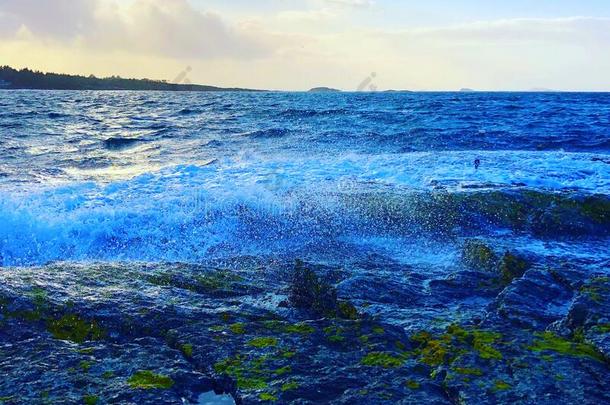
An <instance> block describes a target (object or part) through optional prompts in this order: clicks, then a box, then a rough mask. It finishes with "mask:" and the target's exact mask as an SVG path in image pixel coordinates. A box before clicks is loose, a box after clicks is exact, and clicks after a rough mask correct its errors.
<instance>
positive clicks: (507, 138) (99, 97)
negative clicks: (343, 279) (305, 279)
mask: <svg viewBox="0 0 610 405" xmlns="http://www.w3.org/2000/svg"><path fill="white" fill-rule="evenodd" d="M0 131H1V140H2V142H1V143H0V192H1V194H0V195H1V198H0V221H1V225H0V257H2V258H3V263H4V264H5V265H31V264H42V263H46V262H47V261H50V260H87V259H104V260H155V261H163V260H179V261H194V262H197V261H201V260H204V259H206V258H210V257H219V256H223V255H234V254H268V253H273V254H278V253H282V252H286V251H294V250H295V249H300V250H301V251H303V247H304V246H307V248H305V249H304V250H305V252H309V253H316V252H318V253H319V252H321V251H323V250H324V249H323V248H324V247H328V246H331V245H337V244H344V243H346V241H347V242H349V243H357V244H358V245H360V246H361V247H362V244H364V245H369V246H368V249H372V250H378V248H380V247H379V246H377V245H379V243H378V242H374V241H379V240H380V239H379V238H385V239H383V240H384V242H382V243H381V245H383V246H382V247H383V248H384V249H386V250H388V249H389V250H390V251H392V250H401V249H402V248H401V240H400V238H403V237H404V236H405V234H406V233H408V230H405V229H404V227H400V226H397V224H396V223H392V221H394V222H396V221H400V220H401V219H400V216H396V217H395V218H393V219H390V220H389V223H387V224H385V226H380V224H379V223H378V221H377V220H371V218H368V217H367V214H366V213H364V212H363V210H364V211H366V212H369V211H370V210H371V209H373V208H371V207H370V206H369V205H370V204H371V203H370V200H371V195H378V196H379V195H384V193H388V192H389V193H393V194H394V195H396V194H398V195H408V194H409V193H413V192H414V191H431V190H433V191H435V192H438V191H439V190H445V191H446V192H449V193H456V192H473V191H481V190H485V189H505V188H530V189H537V190H545V191H550V192H560V191H566V190H571V191H579V192H583V193H602V194H608V193H610V155H609V152H610V95H608V94H559V93H553V94H513V93H497V94H492V93H474V94H458V93H429V94H419V93H373V94H357V93H352V94H349V93H346V94H298V93H224V94H222V93H221V94H218V93H153V92H151V93H148V92H140V93H138V92H37V91H13V92H2V93H0ZM475 159H479V160H480V161H481V166H480V168H479V169H478V170H475V167H474V163H473V162H474V160H475ZM365 194H366V196H367V197H364V195H365ZM346 196H350V197H351V198H350V200H349V201H350V202H349V203H345V197H346ZM354 196H356V197H354ZM367 201H368V202H367ZM368 241H371V242H368ZM391 241H393V242H391ZM402 242H404V240H403V241H402ZM371 243H372V244H373V245H371ZM396 243H398V245H396ZM403 244H404V243H403ZM364 249H365V250H366V246H365V247H364ZM302 253H303V252H302ZM390 254H391V253H390Z"/></svg>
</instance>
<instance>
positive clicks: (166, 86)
mask: <svg viewBox="0 0 610 405" xmlns="http://www.w3.org/2000/svg"><path fill="white" fill-rule="evenodd" d="M0 89H9V90H18V89H31V90H152V91H257V90H251V89H242V88H223V87H215V86H204V85H199V84H176V83H169V82H167V81H165V80H150V79H124V78H122V77H119V76H111V77H104V78H99V77H95V76H93V75H90V76H78V75H68V74H60V73H43V72H39V71H34V70H30V69H27V68H26V69H21V70H17V69H13V68H11V67H10V66H2V67H0Z"/></svg>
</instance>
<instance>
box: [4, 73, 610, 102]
mask: <svg viewBox="0 0 610 405" xmlns="http://www.w3.org/2000/svg"><path fill="white" fill-rule="evenodd" d="M0 90H45V91H159V92H163V91H167V92H216V93H221V92H278V93H312V94H336V93H345V94H350V93H460V94H464V95H468V94H481V93H532V94H534V93H541V94H542V93H549V94H550V93H558V94H560V93H564V94H565V93H596V94H607V93H609V91H589V90H587V91H583V90H552V89H543V88H535V89H529V90H476V89H469V88H462V89H459V90H394V89H388V90H378V91H370V92H367V91H343V90H339V89H335V88H331V87H314V88H312V89H309V90H268V89H249V88H241V87H218V86H210V85H201V84H178V83H170V82H167V81H164V80H151V79H125V78H122V77H119V76H111V77H105V78H98V77H95V76H93V75H90V76H81V75H69V74H62V73H45V72H40V71H33V70H30V69H27V68H25V69H21V70H17V69H14V68H11V67H10V66H1V67H0Z"/></svg>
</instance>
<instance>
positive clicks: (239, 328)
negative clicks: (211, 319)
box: [229, 323, 246, 335]
mask: <svg viewBox="0 0 610 405" xmlns="http://www.w3.org/2000/svg"><path fill="white" fill-rule="evenodd" d="M229 329H230V330H231V332H233V333H235V334H236V335H243V334H244V333H246V326H245V325H244V324H243V323H234V324H232V325H231V326H229Z"/></svg>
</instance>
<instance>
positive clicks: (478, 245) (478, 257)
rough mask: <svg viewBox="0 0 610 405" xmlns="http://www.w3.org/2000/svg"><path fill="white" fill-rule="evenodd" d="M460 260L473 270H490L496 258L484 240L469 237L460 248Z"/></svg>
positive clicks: (494, 264)
mask: <svg viewBox="0 0 610 405" xmlns="http://www.w3.org/2000/svg"><path fill="white" fill-rule="evenodd" d="M462 261H463V262H464V264H466V266H468V267H470V268H471V269H473V270H485V271H492V270H493V269H494V267H495V266H496V263H497V261H498V258H497V257H496V254H495V252H494V251H493V250H492V249H491V248H490V247H489V246H487V245H486V244H485V243H484V242H482V241H480V240H476V239H470V240H467V241H466V242H465V243H464V247H463V248H462Z"/></svg>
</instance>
